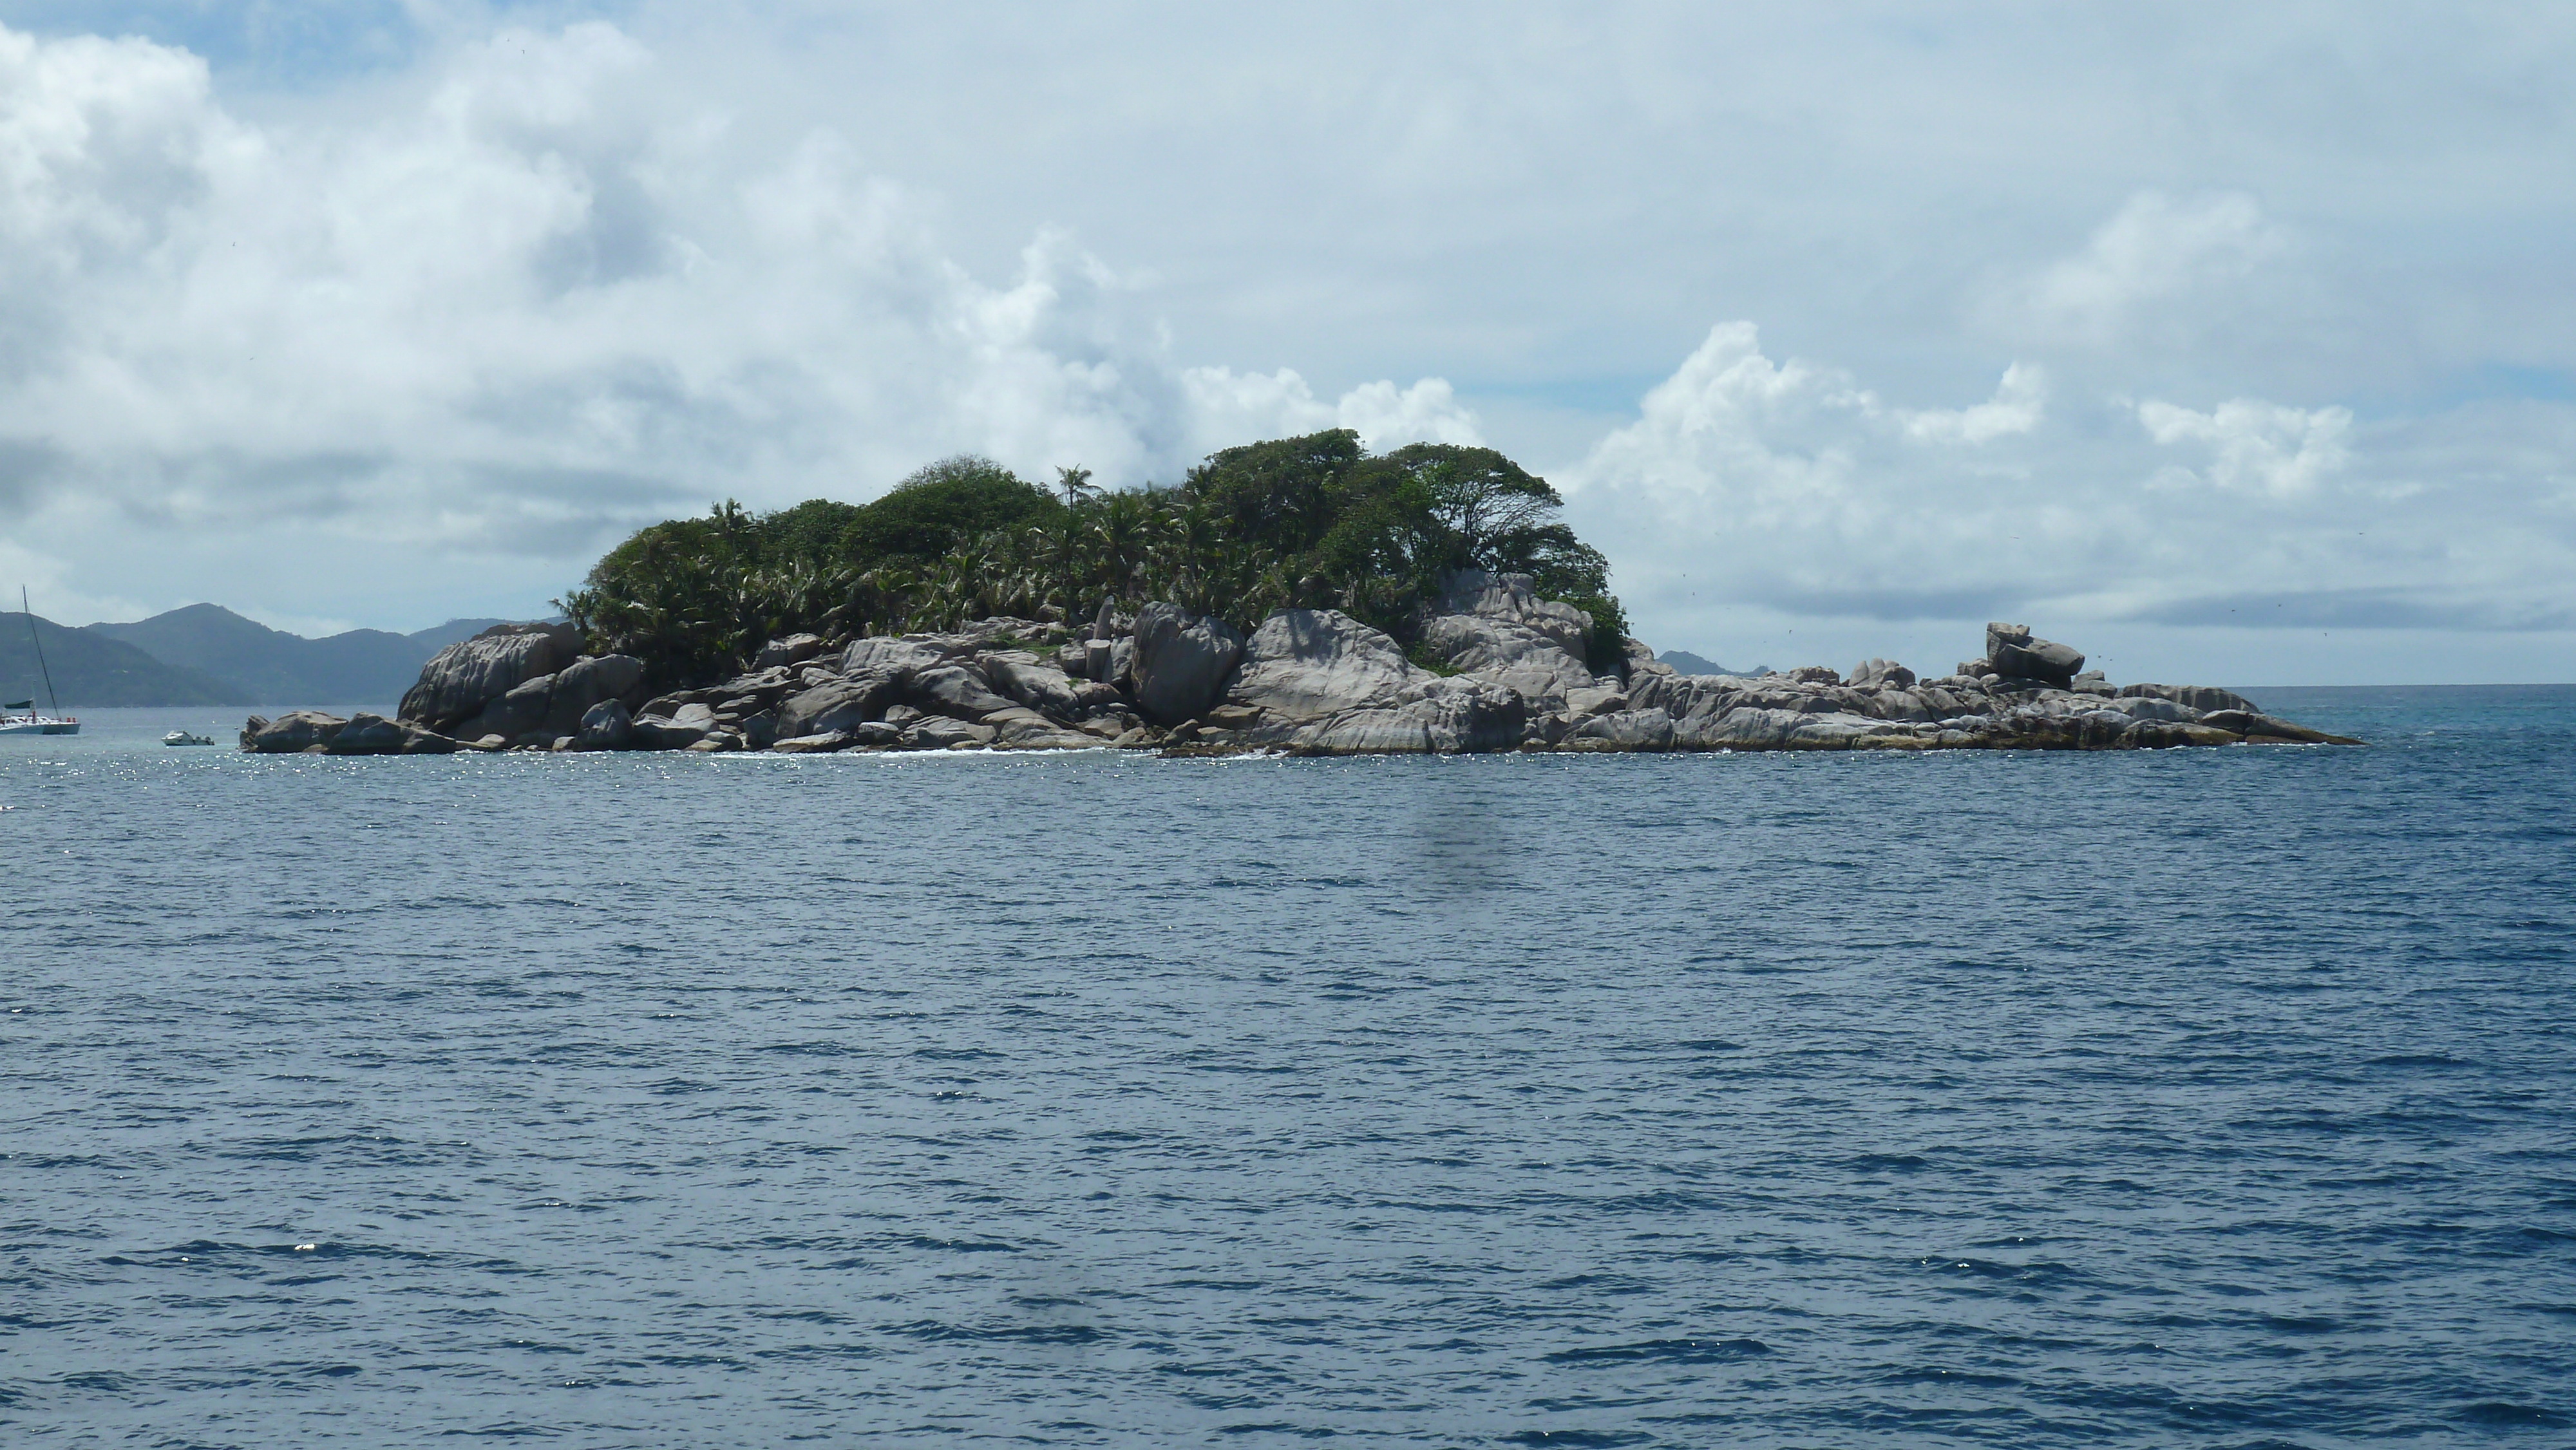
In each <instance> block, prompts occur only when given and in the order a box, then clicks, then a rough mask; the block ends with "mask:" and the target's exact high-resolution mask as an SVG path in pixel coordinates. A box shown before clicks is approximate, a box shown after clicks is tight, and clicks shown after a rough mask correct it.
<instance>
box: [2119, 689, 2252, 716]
mask: <svg viewBox="0 0 2576 1450" xmlns="http://www.w3.org/2000/svg"><path fill="white" fill-rule="evenodd" d="M2119 698H2121V699H2123V700H2134V699H2148V700H2171V701H2173V702H2174V703H2175V704H2177V705H2188V706H2190V707H2191V708H2192V709H2194V710H2242V711H2244V712H2246V713H2247V714H2249V715H2251V714H2258V713H2260V707H2258V706H2257V705H2256V704H2255V703H2254V702H2253V701H2251V700H2249V699H2246V698H2245V697H2244V696H2243V695H2240V694H2237V693H2236V692H2235V691H2234V690H2222V689H2219V688H2217V687H2216V686H2214V685H2123V686H2121V687H2120V695H2119Z"/></svg>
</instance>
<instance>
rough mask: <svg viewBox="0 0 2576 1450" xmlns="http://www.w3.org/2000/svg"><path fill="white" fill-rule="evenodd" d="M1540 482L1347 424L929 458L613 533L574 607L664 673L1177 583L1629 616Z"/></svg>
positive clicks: (1397, 614)
mask: <svg viewBox="0 0 2576 1450" xmlns="http://www.w3.org/2000/svg"><path fill="white" fill-rule="evenodd" d="M1562 506H1563V501H1562V500H1561V499H1560V498H1559V497H1558V496H1557V493H1556V490H1555V489H1553V488H1551V487H1550V486H1549V485H1548V483H1547V481H1546V480H1545V479H1542V478H1538V477H1536V476H1534V475H1532V474H1530V473H1529V472H1527V471H1526V470H1524V469H1523V468H1521V467H1520V465H1518V464H1516V463H1514V462H1512V461H1511V460H1510V459H1508V458H1505V457H1504V456H1503V455H1502V454H1500V453H1497V452H1495V451H1494V450H1492V449H1490V448H1469V447H1461V446H1457V445H1451V444H1415V445H1413V446H1410V447H1405V448H1399V449H1396V450H1394V451H1392V452H1390V453H1385V454H1373V453H1371V452H1369V451H1368V450H1367V449H1365V448H1364V447H1362V446H1361V443H1360V439H1359V435H1358V434H1356V433H1354V432H1351V431H1349V430H1347V429H1343V430H1337V431H1334V432H1329V433H1317V434H1313V435H1310V436H1307V437H1303V438H1284V439H1277V440H1273V441H1269V442H1263V443H1254V444H1249V445H1246V446H1244V447H1240V448H1230V449H1227V450H1225V451H1223V452H1221V453H1217V454H1214V455H1211V456H1210V457H1209V458H1208V459H1207V461H1206V462H1205V463H1203V464H1201V465H1200V466H1198V467H1197V468H1194V469H1192V470H1190V472H1189V474H1188V476H1187V477H1186V478H1184V479H1183V480H1182V481H1181V482H1180V483H1179V484H1177V485H1175V486H1172V487H1168V488H1153V487H1148V488H1143V489H1134V490H1123V491H1115V492H1105V491H1102V490H1099V489H1096V488H1094V487H1092V486H1091V484H1090V481H1089V475H1088V474H1087V473H1085V472H1084V471H1082V470H1079V469H1065V470H1059V472H1058V476H1057V477H1056V479H1055V480H1054V481H1053V485H1052V486H1051V487H1042V486H1040V485H1038V484H1035V483H1031V482H1029V481H1027V480H1025V479H1022V478H1019V477H1017V476H1016V475H1014V474H1012V473H1011V472H1010V471H1009V470H1007V469H1005V468H1003V467H1002V466H1001V465H999V464H997V463H994V462H992V461H991V460H988V459H982V458H973V457H958V458H951V459H946V460H943V461H941V462H938V463H934V464H932V465H930V466H929V467H927V468H924V469H922V470H920V471H919V472H917V473H915V474H913V475H912V476H911V477H909V478H907V479H905V480H904V481H903V482H902V483H900V484H898V485H896V486H895V487H894V488H893V489H892V490H891V491H889V492H888V493H886V494H885V495H884V496H883V497H881V498H878V499H877V500H875V501H874V502H871V503H866V504H848V503H840V502H835V501H832V500H829V499H814V500H810V501H808V502H806V503H802V504H799V505H797V506H795V507H794V508H789V509H782V510H779V511H777V512H774V513H767V514H754V513H751V512H748V511H746V510H744V509H743V508H742V507H741V506H740V505H739V504H735V503H730V502H728V503H726V504H723V505H721V506H719V507H718V508H716V509H715V510H713V511H712V512H711V513H709V514H708V515H706V516H705V517H701V518H690V519H675V520H671V521H669V522H666V523H660V524H655V525H653V526H651V527H649V528H646V529H644V530H642V531H641V532H639V533H637V534H636V535H635V536H634V537H632V538H630V539H628V540H627V541H626V542H624V543H623V544H620V545H618V546H617V548H616V549H614V550H612V551H611V552H610V553H609V554H608V555H607V557H605V558H603V559H601V560H600V562H599V564H598V565H597V566H596V567H595V568H593V569H592V570H591V573H590V576H589V578H588V580H587V581H586V582H585V583H584V585H583V587H582V588H580V589H578V590H575V591H574V592H573V593H571V594H570V595H568V596H566V598H565V599H564V601H563V604H564V608H565V611H566V613H567V614H568V615H569V616H570V617H571V619H572V621H573V623H574V624H575V625H576V626H578V627H579V628H581V629H582V630H583V631H584V633H585V634H586V635H587V636H588V637H589V639H590V641H591V643H592V645H593V647H594V648H596V649H599V650H602V651H613V652H616V653H621V654H632V655H636V656H640V657H641V658H643V659H644V660H645V662H646V664H647V666H648V667H649V668H650V670H651V672H652V675H653V677H654V678H655V679H656V680H658V681H662V682H666V683H682V682H690V681H695V680H698V679H713V678H717V677H720V676H721V675H723V674H726V673H729V672H731V671H733V670H735V669H737V668H739V667H740V666H741V665H742V664H743V663H744V662H745V661H747V660H749V659H750V658H751V657H752V655H753V654H754V653H755V652H757V651H758V650H759V648H760V646H761V644H762V643H763V642H764V641H766V640H769V639H772V638H776V637H780V636H784V635H788V634H793V633H797V632H799V631H811V632H814V633H818V634H823V635H827V636H856V635H862V634H885V633H895V632H901V631H904V630H912V629H933V628H943V627H946V626H949V625H953V624H955V623H958V622H960V621H963V620H969V619H977V618H985V617H990V616H999V615H1008V616H1015V617H1021V618H1030V619H1046V618H1055V619H1065V618H1073V617H1080V616H1087V615H1089V614H1090V613H1091V612H1093V611H1094V610H1096V609H1097V608H1098V607H1099V605H1100V603H1101V601H1103V600H1104V599H1112V600H1117V601H1120V602H1121V603H1122V604H1123V605H1125V606H1128V607H1132V606H1134V605H1137V604H1141V603H1144V602H1148V601H1153V600H1164V601H1169V602H1171V603H1173V604H1177V605H1179V606H1180V607H1182V608H1183V609H1185V610H1188V611H1190V612H1192V613H1195V614H1210V615H1216V616H1218V617H1220V618H1223V619H1225V620H1227V621H1228V622H1229V623H1232V624H1234V625H1236V626H1237V627H1239V628H1250V627H1251V626H1253V625H1255V624H1257V623H1258V622H1259V621H1260V619H1261V618H1262V617H1263V616H1264V615H1266V614H1268V613H1270V612H1271V611H1272V610H1275V609H1280V608H1286V607H1290V606H1301V607H1312V608H1335V609H1340V610H1342V611H1344V612H1345V613H1348V614H1350V615H1353V616H1354V617H1356V618H1358V619H1361V620H1363V621H1365V622H1367V623H1369V624H1371V625H1374V626H1376V627H1377V628H1380V629H1383V630H1386V631H1387V632H1388V633H1389V634H1392V635H1394V636H1395V637H1396V638H1397V639H1398V640H1399V641H1404V642H1407V643H1410V642H1411V641H1412V640H1413V638H1414V637H1415V635H1416V633H1417V631H1418V629H1419V618H1420V615H1421V609H1422V606H1423V604H1424V603H1425V602H1426V601H1427V600H1429V599H1431V598H1433V597H1435V596H1436V594H1437V592H1438V580H1439V578H1440V576H1441V575H1442V574H1443V573H1445V572H1447V571H1449V570H1452V569H1460V568H1482V569H1489V570H1497V571H1505V572H1511V573H1525V574H1528V575H1531V576H1532V577H1533V579H1534V580H1535V581H1536V584H1537V588H1538V592H1539V594H1540V595H1541V596H1542V597H1544V598H1548V599H1556V600H1562V601H1564V602H1567V603H1570V604H1574V605H1576V606H1578V607H1580V608H1582V609H1584V610H1586V611H1589V612H1590V613H1591V615H1592V617H1593V619H1594V620H1595V621H1596V622H1597V624H1599V625H1600V626H1603V627H1601V628H1596V629H1595V630H1594V631H1593V639H1594V641H1595V647H1596V648H1599V649H1605V650H1608V651H1611V652H1615V651H1617V650H1618V649H1619V648H1620V642H1621V641H1622V640H1623V639H1624V637H1625V636H1626V633H1627V623H1626V619H1625V616H1624V615H1623V614H1622V612H1621V610H1620V608H1619V604H1618V601H1617V600H1616V599H1614V598H1612V597H1611V596H1610V593H1609V566H1608V563H1607V561H1606V560H1604V559H1603V558H1602V556H1601V553H1600V551H1598V550H1596V549H1594V548H1592V547H1591V546H1589V545H1587V544H1585V543H1583V542H1582V541H1581V540H1579V539H1577V538H1576V537H1575V536H1574V532H1573V530H1571V529H1570V528H1568V527H1567V526H1566V525H1565V524H1563V523H1562V522H1559V521H1558V519H1557V513H1558V511H1559V510H1560V508H1561V507H1562Z"/></svg>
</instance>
